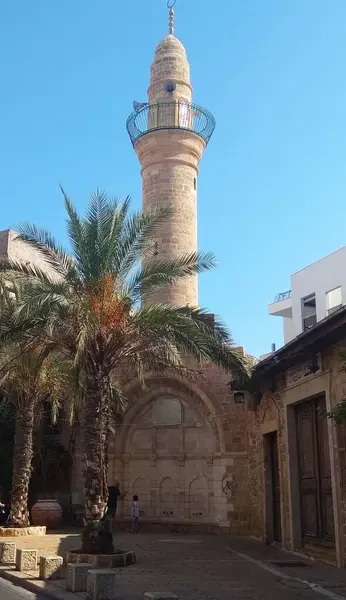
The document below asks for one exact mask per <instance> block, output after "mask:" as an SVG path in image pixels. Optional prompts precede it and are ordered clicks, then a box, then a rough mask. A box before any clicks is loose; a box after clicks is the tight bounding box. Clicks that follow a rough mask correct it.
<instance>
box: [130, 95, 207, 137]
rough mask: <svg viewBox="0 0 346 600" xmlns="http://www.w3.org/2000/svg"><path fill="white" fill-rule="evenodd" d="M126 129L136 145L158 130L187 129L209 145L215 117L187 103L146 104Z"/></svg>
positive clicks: (131, 116) (135, 114)
mask: <svg viewBox="0 0 346 600" xmlns="http://www.w3.org/2000/svg"><path fill="white" fill-rule="evenodd" d="M126 128H127V131H128V134H129V136H130V139H131V142H132V144H133V145H134V144H135V143H136V141H137V140H138V139H139V138H140V137H142V136H143V135H145V134H146V133H150V132H151V131H154V130H157V129H185V130H187V131H192V132H193V133H195V134H196V135H198V136H200V137H201V138H202V139H203V140H204V141H205V143H206V144H207V143H208V142H209V140H210V138H211V136H212V135H213V131H214V129H215V119H214V117H213V115H212V114H211V113H210V112H209V111H208V110H206V109H205V108H202V107H201V106H197V104H189V103H187V102H182V101H175V102H160V103H158V104H146V105H145V106H143V107H142V108H140V109H139V110H137V111H134V112H133V113H131V115H130V116H129V118H128V119H127V122H126Z"/></svg>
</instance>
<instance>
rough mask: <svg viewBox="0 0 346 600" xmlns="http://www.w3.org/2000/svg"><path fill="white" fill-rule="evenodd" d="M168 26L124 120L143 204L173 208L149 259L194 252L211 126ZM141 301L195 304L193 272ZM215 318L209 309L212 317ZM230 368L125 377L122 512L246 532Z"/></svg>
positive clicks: (117, 442)
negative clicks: (142, 93)
mask: <svg viewBox="0 0 346 600" xmlns="http://www.w3.org/2000/svg"><path fill="white" fill-rule="evenodd" d="M170 17H171V30H170V34H169V35H168V36H166V37H165V38H164V39H163V40H162V41H161V42H160V43H159V44H158V46H157V48H156V50H155V55H154V60H153V63H152V65H151V69H150V83H149V89H148V99H147V102H145V103H143V104H142V105H139V104H138V103H134V108H135V111H134V112H133V113H132V114H131V115H130V117H129V119H128V121H127V128H128V132H129V134H130V138H131V141H132V143H133V147H134V150H135V152H136V154H137V156H138V159H139V162H140V165H141V176H142V190H143V210H144V211H150V212H152V211H155V210H157V209H160V208H169V209H171V211H172V212H171V214H170V215H169V218H167V220H166V221H165V222H163V223H162V224H161V226H160V228H159V229H158V231H157V232H156V233H155V237H154V238H153V248H155V252H154V254H153V257H152V258H151V260H162V261H164V260H167V259H179V258H180V257H181V256H182V255H184V254H191V253H193V252H197V249H198V246H197V177H198V168H199V167H198V165H199V161H200V159H201V157H202V154H203V152H204V150H205V148H206V145H207V143H208V141H209V138H210V136H211V134H212V131H213V128H214V119H213V117H212V116H211V115H210V113H209V112H208V111H207V110H205V109H203V108H201V107H196V106H195V105H193V104H192V86H191V82H190V67H189V63H188V60H187V56H186V51H185V48H184V46H183V45H182V43H181V42H180V41H179V40H178V39H177V38H176V37H175V36H174V35H173V31H172V24H173V12H172V10H171V12H170ZM143 301H144V302H146V303H150V302H164V303H169V304H172V305H175V306H186V305H189V306H198V281H197V277H196V276H193V277H190V278H188V279H185V280H182V281H179V282H178V283H177V284H176V285H174V286H163V287H162V288H160V289H159V290H155V292H154V293H149V294H147V295H146V296H145V297H144V298H143ZM211 318H212V317H211ZM229 378H230V375H229V374H226V373H223V372H221V371H220V370H218V369H216V368H214V367H211V366H210V367H209V366H208V367H207V366H206V367H204V369H203V376H202V377H201V378H200V379H199V380H198V381H193V382H191V381H183V380H180V379H178V378H176V377H171V376H168V375H162V374H151V375H149V376H148V378H147V385H146V389H143V388H141V387H140V385H139V382H138V381H137V380H136V379H133V380H131V379H130V380H129V381H126V382H125V384H124V391H125V394H126V396H127V398H128V400H129V408H128V410H127V412H126V414H125V416H124V422H123V424H122V425H121V426H120V427H119V428H118V431H117V433H116V436H115V437H114V439H113V440H111V443H110V448H109V484H114V483H116V482H119V485H120V489H121V490H122V491H123V492H125V494H126V495H125V498H124V500H123V501H121V502H120V506H119V507H118V519H119V520H120V521H121V520H124V521H126V520H127V519H129V518H130V515H131V508H130V507H131V502H132V496H133V495H134V494H138V496H139V498H140V505H141V511H142V514H141V519H142V522H148V523H150V524H151V526H154V525H156V526H165V527H167V526H168V527H175V528H183V529H189V528H190V529H194V530H204V531H219V530H220V529H224V530H226V531H230V530H231V531H232V532H233V533H237V534H238V533H239V534H240V533H247V532H248V531H249V529H248V512H247V508H246V507H247V467H246V465H247V434H246V419H247V414H246V408H245V404H238V403H235V402H234V398H233V395H232V394H231V393H230V390H229V388H228V387H227V381H228V380H229ZM82 447H83V446H82V431H81V430H80V432H79V434H78V435H77V436H76V440H75V449H74V459H75V462H74V469H73V476H72V486H73V490H72V491H73V495H74V499H75V501H77V500H76V499H77V498H78V496H81V490H82V486H83V481H82V452H83V450H82ZM80 501H82V498H80Z"/></svg>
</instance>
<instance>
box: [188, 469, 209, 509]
mask: <svg viewBox="0 0 346 600" xmlns="http://www.w3.org/2000/svg"><path fill="white" fill-rule="evenodd" d="M189 511H190V518H191V519H200V518H204V517H206V516H207V515H208V513H209V507H208V481H207V479H206V477H196V478H195V479H193V480H192V481H191V482H190V485H189Z"/></svg>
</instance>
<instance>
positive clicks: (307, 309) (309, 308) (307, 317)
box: [302, 294, 317, 331]
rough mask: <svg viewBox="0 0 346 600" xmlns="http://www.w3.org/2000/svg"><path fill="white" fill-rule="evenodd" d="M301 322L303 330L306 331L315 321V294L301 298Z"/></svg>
mask: <svg viewBox="0 0 346 600" xmlns="http://www.w3.org/2000/svg"><path fill="white" fill-rule="evenodd" d="M302 322H303V331H307V330H308V329H310V328H311V327H313V326H314V325H316V323H317V315H316V296H315V294H309V295H308V296H305V298H302Z"/></svg>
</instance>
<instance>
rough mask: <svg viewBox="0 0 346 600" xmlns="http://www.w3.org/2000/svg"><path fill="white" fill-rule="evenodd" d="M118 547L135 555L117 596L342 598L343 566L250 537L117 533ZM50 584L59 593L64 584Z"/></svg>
mask: <svg viewBox="0 0 346 600" xmlns="http://www.w3.org/2000/svg"><path fill="white" fill-rule="evenodd" d="M49 537H50V536H46V538H47V539H46V542H47V545H48V546H49V547H51V546H52V541H51V540H49ZM31 541H33V540H31ZM78 542H79V540H78V537H76V536H69V535H65V536H64V537H63V541H62V543H61V544H60V545H61V546H64V547H65V548H66V547H68V548H67V549H71V547H73V548H76V547H78ZM116 545H117V546H118V547H122V548H124V549H129V550H130V549H131V550H133V551H134V552H135V553H136V554H137V559H138V562H137V564H135V565H132V566H129V567H125V568H119V569H117V579H118V585H117V600H143V597H144V592H154V591H163V592H173V593H175V594H176V595H177V596H178V597H179V599H180V600H231V599H232V600H233V599H239V600H277V599H278V598H280V600H303V599H306V600H318V598H322V597H323V595H324V596H325V597H326V596H327V597H328V596H329V597H330V598H331V599H333V600H338V599H340V598H344V599H346V569H336V568H333V567H327V566H324V565H320V564H318V563H315V562H313V561H309V560H308V559H306V558H304V557H300V556H297V555H293V554H290V553H287V552H284V551H282V550H279V549H277V548H273V547H270V546H265V545H263V544H262V543H261V542H258V541H256V540H252V539H249V538H247V539H244V538H231V537H218V536H208V537H206V536H200V537H199V536H192V535H190V536H182V535H177V534H172V533H167V534H160V535H153V534H144V533H143V534H142V533H139V534H135V535H131V534H119V535H117V536H116ZM278 563H279V565H278ZM303 565H306V566H303ZM44 585H45V584H44V583H43V582H42V586H41V587H40V592H41V593H43V594H44V593H45V592H44ZM49 586H56V587H55V589H56V590H59V593H60V594H62V593H63V590H64V586H65V582H51V583H50V584H49ZM319 586H321V587H319ZM321 588H322V592H323V595H322V594H321ZM51 589H53V587H51ZM47 591H48V588H47ZM61 597H63V596H61ZM65 598H66V600H67V598H69V599H71V595H70V594H69V595H68V596H67V595H66V596H65ZM73 598H75V599H76V600H77V599H78V598H85V594H81V595H80V596H79V597H78V596H77V595H73Z"/></svg>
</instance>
